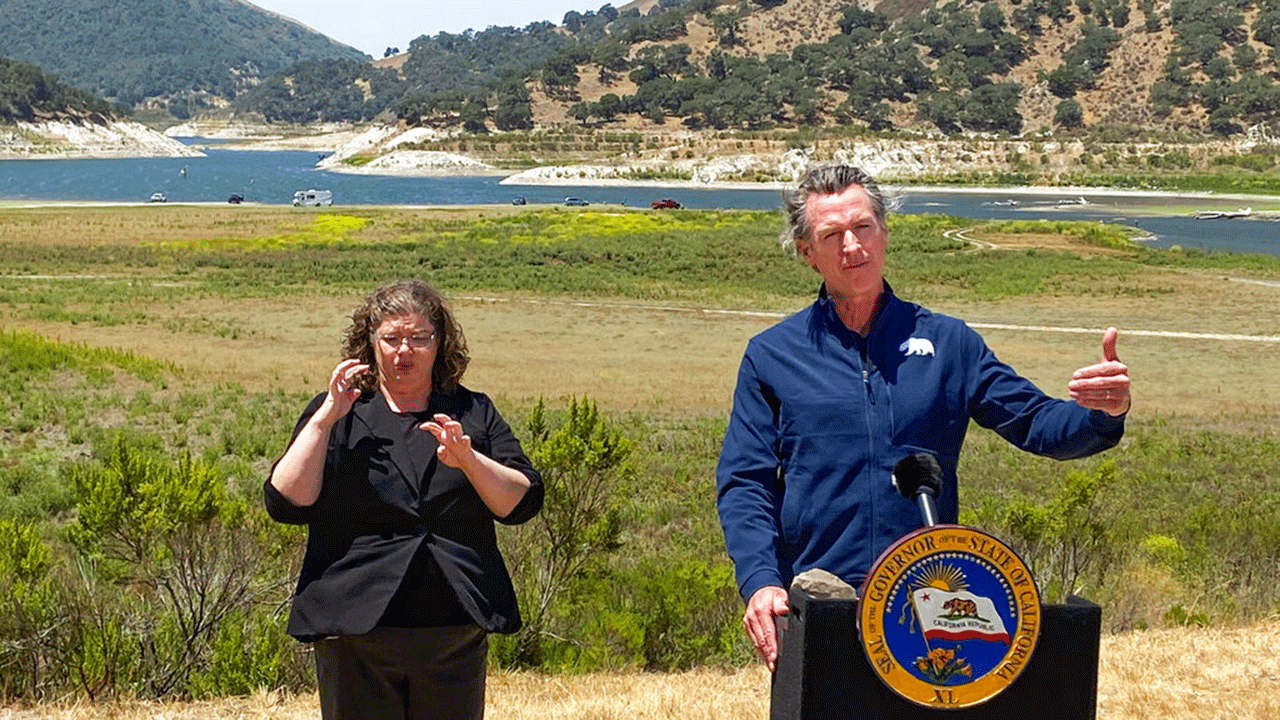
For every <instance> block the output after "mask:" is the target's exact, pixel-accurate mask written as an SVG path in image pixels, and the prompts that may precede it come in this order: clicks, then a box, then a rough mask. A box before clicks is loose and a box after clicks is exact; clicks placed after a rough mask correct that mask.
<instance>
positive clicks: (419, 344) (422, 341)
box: [378, 330, 436, 350]
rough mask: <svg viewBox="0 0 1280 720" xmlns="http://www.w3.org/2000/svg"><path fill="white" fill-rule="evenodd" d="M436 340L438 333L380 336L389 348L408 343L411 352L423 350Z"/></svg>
mask: <svg viewBox="0 0 1280 720" xmlns="http://www.w3.org/2000/svg"><path fill="white" fill-rule="evenodd" d="M435 339H436V333H435V331H434V330H432V331H431V334H430V335H379V336H378V340H379V341H380V342H381V343H382V344H383V345H386V346H387V347H389V348H398V347H400V344H401V343H408V344H409V348H410V349H411V350H421V349H422V348H425V347H426V346H428V345H430V344H431V341H432V340H435Z"/></svg>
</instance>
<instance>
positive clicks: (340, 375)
mask: <svg viewBox="0 0 1280 720" xmlns="http://www.w3.org/2000/svg"><path fill="white" fill-rule="evenodd" d="M368 371H369V366H368V365H367V364H365V363H362V362H360V361H359V360H354V359H352V360H343V361H342V362H340V363H338V366H337V367H335V368H334V369H333V374H332V375H330V376H329V396H328V397H326V398H325V399H324V403H322V404H321V405H320V409H319V410H317V411H316V419H317V421H318V422H321V423H324V424H325V425H326V426H332V425H333V424H334V423H336V422H338V421H339V420H341V419H342V417H343V416H344V415H346V414H347V413H348V412H349V411H350V410H351V406H352V405H353V404H354V403H355V401H356V398H358V397H360V388H359V387H358V386H357V383H356V381H357V380H358V379H359V377H360V376H361V375H363V374H364V373H366V372H368Z"/></svg>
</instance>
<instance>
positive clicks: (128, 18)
mask: <svg viewBox="0 0 1280 720" xmlns="http://www.w3.org/2000/svg"><path fill="white" fill-rule="evenodd" d="M0 56H3V57H9V58H13V59H16V60H21V61H23V62H27V63H32V64H34V65H38V66H40V67H41V68H43V69H44V70H45V71H46V72H50V73H55V74H57V75H58V76H59V77H60V78H61V79H62V80H63V81H65V82H68V83H70V84H72V85H75V86H76V87H79V88H82V89H84V90H88V91H90V92H92V93H94V94H96V95H100V96H102V97H105V98H108V99H112V100H116V101H119V102H121V103H123V104H125V105H137V104H139V103H142V102H143V101H144V100H147V99H149V98H166V99H167V98H169V97H170V96H176V97H179V98H182V99H183V102H179V103H177V104H176V105H177V106H178V107H177V108H175V109H178V110H179V114H181V113H182V112H183V109H182V106H184V105H185V100H186V98H188V97H190V98H192V99H196V101H197V105H198V104H199V102H200V100H199V99H200V98H203V97H205V96H217V97H221V98H231V97H234V96H235V94H236V93H237V92H240V91H242V90H243V89H245V88H247V87H249V86H250V85H251V84H252V83H253V82H254V81H256V80H257V79H258V78H259V77H261V76H268V75H273V74H276V73H279V72H281V71H283V70H285V69H286V68H288V67H290V66H292V65H293V64H295V63H297V62H299V61H302V60H308V59H314V58H344V59H348V60H362V61H367V60H368V56H366V55H365V54H364V53H362V52H360V51H359V50H356V49H355V48H351V47H348V46H346V45H341V44H339V43H337V42H334V41H333V40H330V39H329V38H327V37H325V36H324V35H321V34H319V33H317V32H315V31H313V30H310V29H308V28H306V27H304V26H302V25H300V24H298V23H295V22H292V21H290V20H287V19H284V18H282V17H280V16H278V15H275V14H272V13H269V12H267V11H265V10H262V9H260V8H258V7H256V6H254V5H251V4H249V3H247V2H242V1H241V0H0ZM215 102H216V101H215Z"/></svg>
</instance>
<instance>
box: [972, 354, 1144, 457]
mask: <svg viewBox="0 0 1280 720" xmlns="http://www.w3.org/2000/svg"><path fill="white" fill-rule="evenodd" d="M970 333H972V338H971V340H972V342H974V343H976V352H977V354H978V357H979V360H978V362H977V372H976V373H975V374H974V375H973V378H972V383H971V388H972V389H971V392H970V396H969V397H970V411H969V412H970V416H971V417H972V418H973V419H974V421H975V422H977V423H978V424H979V425H981V426H983V427H985V428H990V429H991V430H994V431H995V432H996V433H998V434H999V435H1000V436H1001V437H1003V438H1004V439H1005V440H1008V441H1009V442H1011V443H1013V444H1014V445H1016V446H1017V447H1019V448H1021V449H1022V450H1026V451H1027V452H1031V453H1035V454H1036V455H1043V456H1045V457H1051V458H1054V459H1057V460H1070V459H1074V458H1081V457H1087V456H1089V455H1093V454H1095V453H1098V452H1102V451H1103V450H1107V449H1109V448H1112V447H1114V446H1115V445H1116V444H1117V443H1119V442H1120V438H1121V437H1123V436H1124V416H1123V415H1121V416H1119V417H1112V416H1110V415H1108V414H1106V413H1104V412H1102V411H1100V410H1089V409H1088V408H1084V407H1081V406H1080V405H1077V404H1075V403H1074V402H1071V401H1069V400H1060V399H1058V398H1052V397H1049V396H1048V395H1046V394H1044V393H1043V392H1042V391H1041V390H1040V389H1039V388H1037V387H1036V386H1035V384H1033V383H1032V382H1031V381H1030V380H1027V379H1026V378H1024V377H1022V376H1021V375H1018V374H1017V373H1016V372H1014V370H1013V368H1011V367H1009V366H1008V365H1006V364H1004V363H1003V362H1000V360H998V359H997V358H996V356H995V353H993V352H992V351H991V349H990V348H988V347H987V345H986V343H984V342H983V341H982V339H981V338H980V337H978V335H977V333H974V332H973V331H972V330H970Z"/></svg>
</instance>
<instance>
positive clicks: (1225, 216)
mask: <svg viewBox="0 0 1280 720" xmlns="http://www.w3.org/2000/svg"><path fill="white" fill-rule="evenodd" d="M1250 215H1253V208H1252V207H1247V208H1240V209H1239V210H1236V211H1235V212H1232V211H1230V210H1201V211H1199V212H1197V213H1196V214H1195V218H1196V219H1197V220H1230V219H1232V218H1242V217H1249V216H1250Z"/></svg>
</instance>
